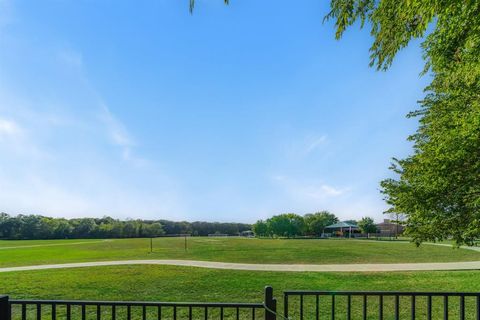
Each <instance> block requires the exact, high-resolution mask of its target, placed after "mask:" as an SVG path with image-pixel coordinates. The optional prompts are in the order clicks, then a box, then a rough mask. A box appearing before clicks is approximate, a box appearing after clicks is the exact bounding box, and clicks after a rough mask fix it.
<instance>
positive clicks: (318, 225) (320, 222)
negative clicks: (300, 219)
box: [304, 211, 338, 237]
mask: <svg viewBox="0 0 480 320" xmlns="http://www.w3.org/2000/svg"><path fill="white" fill-rule="evenodd" d="M304 220H305V226H306V232H307V234H309V235H315V236H317V237H319V236H321V235H322V234H323V230H324V229H325V227H326V226H329V225H331V224H334V223H337V222H338V218H337V217H336V216H335V215H334V214H333V213H330V212H328V211H320V212H316V213H308V214H306V215H305V216H304Z"/></svg>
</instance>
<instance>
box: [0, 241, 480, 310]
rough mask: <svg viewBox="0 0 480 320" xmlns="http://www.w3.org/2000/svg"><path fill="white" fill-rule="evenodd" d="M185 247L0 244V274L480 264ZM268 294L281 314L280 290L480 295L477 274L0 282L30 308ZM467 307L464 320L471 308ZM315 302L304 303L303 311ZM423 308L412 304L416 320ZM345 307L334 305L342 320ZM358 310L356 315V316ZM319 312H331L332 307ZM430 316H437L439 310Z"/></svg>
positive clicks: (8, 277) (42, 277)
mask: <svg viewBox="0 0 480 320" xmlns="http://www.w3.org/2000/svg"><path fill="white" fill-rule="evenodd" d="M187 244H188V250H187V252H185V250H184V239H183V238H157V239H154V242H153V248H154V251H153V253H149V251H150V240H149V239H118V240H111V241H102V240H48V241H0V267H7V266H22V265H37V264H52V263H64V262H82V261H105V260H127V259H194V260H207V261H223V262H243V263H245V262H246V263H315V264H327V263H328V264H329V263H349V264H351V263H400V262H452V261H474V260H480V253H479V252H476V251H471V250H465V249H452V248H451V247H445V246H433V245H423V246H421V247H420V248H417V247H415V246H414V245H413V244H411V243H407V242H395V241H359V240H273V239H243V238H188V243H187ZM265 285H272V286H273V287H274V289H275V293H276V294H275V295H276V296H277V298H279V299H280V300H279V310H281V308H282V301H281V298H282V291H283V290H295V289H305V290H374V291H375V290H386V291H390V290H398V291H480V271H455V272H453V271H452V272H390V273H380V272H371V273H312V272H304V273H297V272H292V273H283V272H264V271H233V270H214V269H203V268H190V267H177V266H152V265H141V266H140V265H136V266H108V267H91V268H74V269H58V270H36V271H21V272H7V273H0V294H8V295H10V296H11V297H12V298H28V299H75V300H77V299H85V300H146V301H212V302H261V301H262V299H263V288H264V286H265ZM339 299H340V298H339ZM467 302H468V303H467V304H468V306H467V315H468V317H467V319H470V318H472V317H473V314H474V313H473V311H469V310H471V308H473V304H472V303H471V302H469V301H467ZM311 303H312V302H311V301H310V302H309V301H306V302H305V306H306V308H307V309H308V308H310V307H311V306H312V305H311ZM389 303H390V304H391V302H388V301H386V304H387V308H388V304H389ZM424 304H425V302H424V301H423V302H422V301H418V304H417V307H418V309H419V311H418V312H419V315H420V317H419V318H422V317H421V315H422V312H423V311H422V310H424V308H423V307H424ZM457 304H458V302H457V301H451V303H450V306H451V308H452V311H451V317H452V318H458V314H456V313H455V312H456V311H455V310H457V307H456V306H457ZM341 305H342V301H341V299H340V300H339V306H338V308H340V310H338V314H339V315H340V317H341V316H342V312H344V311H342V310H341ZM360 305H361V304H360V302H358V303H357V304H356V305H355V307H354V310H355V314H356V315H358V316H360V309H359V308H360ZM408 306H409V302H408V301H402V307H401V311H402V313H403V314H404V315H405V316H406V315H407V313H408V311H409V309H408ZM390 307H391V306H390ZM322 308H325V310H327V309H328V308H330V307H329V304H328V301H326V302H325V304H324V305H322ZM376 308H377V305H376V302H375V301H372V302H371V304H370V306H369V310H370V309H372V310H370V311H369V312H370V313H371V315H370V316H369V317H368V319H374V318H376V316H375V310H377V309H376ZM422 308H423V309H422ZM390 309H391V308H390ZM472 310H473V309H472ZM434 311H435V312H437V313H438V314H440V312H441V304H440V303H438V305H437V306H435V307H434ZM17 315H18V314H17ZM212 315H213V314H212ZM293 315H294V316H296V314H293ZM152 316H154V315H153V314H152ZM470 316H472V317H470ZM248 317H249V316H248V315H246V316H245V318H248ZM242 318H243V317H242ZM377 318H378V317H377ZM385 318H386V319H388V318H389V317H388V316H386V317H385ZM105 319H109V318H108V317H105ZM119 319H120V318H119ZM294 319H295V317H294ZM321 319H323V318H321ZM472 319H473V318H472Z"/></svg>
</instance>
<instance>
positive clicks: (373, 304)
mask: <svg viewBox="0 0 480 320" xmlns="http://www.w3.org/2000/svg"><path fill="white" fill-rule="evenodd" d="M283 308H284V311H283V312H284V317H285V318H287V319H300V320H303V319H309V320H311V319H315V320H320V319H332V320H333V319H348V320H350V319H362V320H367V319H380V320H382V319H395V320H399V319H412V320H415V319H428V320H438V319H444V320H448V319H460V320H465V319H476V320H480V293H474V292H463V293H462V292H390V291H337V292H334V291H285V292H284V301H283Z"/></svg>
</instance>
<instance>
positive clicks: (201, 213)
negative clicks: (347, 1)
mask: <svg viewBox="0 0 480 320" xmlns="http://www.w3.org/2000/svg"><path fill="white" fill-rule="evenodd" d="M222 2H223V1H221V0H198V1H197V4H196V9H195V12H194V14H193V15H191V14H190V13H189V12H188V1H187V0H159V1H147V0H146V1H126V0H125V1H123V0H122V1H117V0H103V1H89V0H88V1H87V0H84V1H74V0H46V1H27V0H18V1H14V0H0V155H1V156H0V211H5V212H9V213H12V214H18V213H31V214H33V213H35V214H44V215H50V216H63V217H78V216H103V215H110V216H114V217H118V218H167V219H175V220H184V219H185V220H208V221H241V222H254V221H255V220H257V219H259V218H266V217H268V216H270V215H272V214H276V213H282V212H296V213H299V214H304V213H307V212H315V211H318V210H330V211H332V212H334V213H335V214H337V215H338V216H339V217H340V218H342V219H350V218H354V219H357V218H361V217H362V216H372V217H374V218H375V219H376V220H380V219H382V211H383V210H385V208H386V207H385V204H384V202H383V201H382V196H381V194H380V193H379V181H380V180H381V179H383V178H386V177H389V176H391V174H390V172H389V171H388V166H389V163H390V159H391V157H393V156H396V157H402V156H405V155H407V154H408V153H409V152H410V150H411V146H410V144H409V143H408V142H407V141H406V137H407V135H408V134H410V133H412V132H413V131H414V130H415V127H416V122H415V120H411V119H410V120H409V119H406V118H405V115H406V113H407V112H408V111H410V110H413V109H415V108H416V101H417V100H419V99H421V98H422V95H423V94H422V91H423V88H424V86H425V85H426V83H427V81H428V77H420V76H419V73H420V72H421V70H422V67H423V63H422V60H421V50H420V48H419V45H418V42H416V43H412V44H411V45H410V46H409V47H408V48H407V49H405V50H403V51H402V52H401V53H400V54H399V55H398V57H397V59H396V60H395V63H394V65H393V66H392V68H391V69H390V70H389V71H388V72H377V71H375V69H373V68H370V67H369V66H368V62H369V52H368V48H369V45H370V43H371V38H370V36H369V33H368V30H363V31H361V30H359V29H358V28H353V29H351V30H349V31H348V32H347V33H346V34H345V36H344V38H343V39H342V40H341V41H336V40H334V30H333V26H332V24H330V23H325V24H323V23H322V19H323V16H324V15H325V14H326V13H327V12H328V1H320V0H305V1H301V3H299V2H292V1H274V0H265V1H257V0H235V1H232V3H231V5H230V6H224V5H223V4H222Z"/></svg>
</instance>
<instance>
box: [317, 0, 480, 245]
mask: <svg viewBox="0 0 480 320" xmlns="http://www.w3.org/2000/svg"><path fill="white" fill-rule="evenodd" d="M326 19H327V20H333V21H334V22H335V26H336V37H337V38H340V37H341V36H342V34H343V33H344V31H345V30H346V29H347V28H348V27H350V26H352V25H353V24H355V23H357V22H358V23H360V25H361V26H362V27H363V26H364V25H368V26H370V28H371V34H372V36H373V39H374V40H373V44H372V46H371V49H370V51H371V61H370V63H371V65H372V66H375V67H376V68H378V69H381V70H386V69H388V67H389V66H390V65H391V63H392V61H393V60H394V57H395V55H396V54H397V52H398V51H399V50H400V49H402V48H403V47H405V46H407V45H408V43H409V42H410V41H411V40H412V39H414V38H422V39H423V42H422V48H423V52H424V54H423V57H424V59H425V70H424V72H425V73H429V74H431V75H432V79H433V80H432V82H431V84H430V85H429V86H428V87H427V88H426V89H425V91H426V95H425V98H424V99H423V100H422V101H420V107H419V109H418V110H416V111H414V112H411V113H410V114H409V115H408V116H409V117H417V118H418V119H419V123H420V125H419V128H418V130H417V131H416V133H414V134H413V135H411V136H410V137H409V139H410V140H411V141H413V143H414V147H413V148H414V151H413V154H412V155H411V156H409V157H407V158H405V159H394V161H393V163H392V167H391V169H392V170H393V172H394V173H395V175H396V176H395V177H394V178H391V179H386V180H384V181H382V182H381V186H382V192H383V194H384V195H385V199H386V201H387V203H388V204H389V205H390V209H389V211H390V212H391V213H399V214H404V215H405V216H406V218H407V221H406V227H407V228H406V230H407V232H408V234H410V235H411V236H413V239H414V241H415V242H416V243H417V244H420V243H421V242H422V241H426V240H433V241H435V240H442V239H445V238H453V239H454V240H455V241H456V242H457V244H465V243H466V244H472V243H473V241H474V240H475V239H476V238H478V237H479V236H480V210H479V209H480V207H479V205H480V1H478V0H462V1H451V0H402V1H398V0H332V1H331V12H330V13H329V14H328V15H327V16H326Z"/></svg>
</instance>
